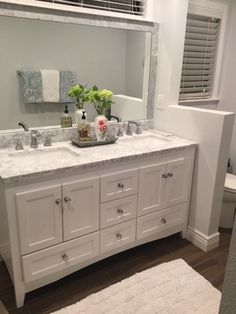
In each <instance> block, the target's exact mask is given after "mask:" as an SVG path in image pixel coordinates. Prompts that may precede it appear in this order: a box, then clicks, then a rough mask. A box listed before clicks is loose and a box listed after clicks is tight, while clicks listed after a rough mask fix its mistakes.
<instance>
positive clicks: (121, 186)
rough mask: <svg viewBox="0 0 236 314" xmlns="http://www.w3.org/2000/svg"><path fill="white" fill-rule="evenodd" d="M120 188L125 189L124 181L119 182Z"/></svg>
mask: <svg viewBox="0 0 236 314" xmlns="http://www.w3.org/2000/svg"><path fill="white" fill-rule="evenodd" d="M117 186H118V188H120V189H123V188H124V187H125V185H124V184H123V183H118V184H117Z"/></svg>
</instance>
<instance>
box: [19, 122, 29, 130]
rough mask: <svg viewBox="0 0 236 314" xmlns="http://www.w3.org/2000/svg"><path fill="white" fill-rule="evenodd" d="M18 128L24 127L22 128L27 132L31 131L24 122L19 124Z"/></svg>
mask: <svg viewBox="0 0 236 314" xmlns="http://www.w3.org/2000/svg"><path fill="white" fill-rule="evenodd" d="M18 126H22V128H23V129H24V131H25V132H27V131H29V127H28V125H27V124H26V123H24V122H19V123H18Z"/></svg>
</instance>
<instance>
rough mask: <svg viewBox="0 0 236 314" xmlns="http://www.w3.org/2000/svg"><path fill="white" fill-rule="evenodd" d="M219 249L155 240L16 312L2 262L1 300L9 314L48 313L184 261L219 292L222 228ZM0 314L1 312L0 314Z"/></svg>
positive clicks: (224, 253) (225, 244) (40, 294)
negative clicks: (147, 271)
mask: <svg viewBox="0 0 236 314" xmlns="http://www.w3.org/2000/svg"><path fill="white" fill-rule="evenodd" d="M220 232H221V240H220V246H219V247H218V248H216V249H214V250H212V251H210V252H208V253H205V252H203V251H201V250H200V249H198V248H197V247H195V246H194V245H192V244H191V243H189V242H188V241H187V240H183V239H181V238H180V237H179V235H174V236H171V237H168V238H166V239H162V240H158V241H155V242H152V243H149V244H145V245H142V246H140V247H137V248H134V249H131V250H129V251H126V252H123V253H120V254H118V255H116V256H113V257H110V258H108V259H106V260H104V261H101V262H98V263H96V264H94V265H91V266H89V267H86V268H85V269H82V270H80V271H78V272H76V273H74V274H72V275H69V276H67V277H66V278H63V279H61V280H59V281H57V282H55V283H53V284H50V285H48V286H45V287H42V288H40V289H38V290H35V291H33V292H30V293H28V294H27V295H26V299H25V305H24V307H22V308H21V309H19V310H17V309H16V307H15V300H14V290H13V286H12V283H11V281H10V278H9V275H8V273H7V270H6V268H5V265H4V264H3V263H0V300H1V301H2V302H3V304H4V305H5V307H6V308H7V310H8V311H9V313H10V314H11V313H20V314H25V313H27V314H28V313H32V314H37V313H50V312H52V311H56V310H58V309H60V308H62V307H64V306H68V305H71V304H73V303H75V302H77V301H79V300H81V299H83V298H85V297H86V296H88V295H89V294H91V293H94V292H97V291H99V290H101V289H103V288H105V287H107V286H109V285H112V284H114V283H116V282H118V281H120V280H122V279H124V278H127V277H129V276H131V275H133V274H134V273H136V272H140V271H142V270H145V269H147V268H150V267H153V266H156V265H158V264H161V263H163V262H168V261H172V260H174V259H177V258H182V259H184V260H185V261H186V262H187V263H188V264H189V265H190V266H192V267H193V268H194V269H195V270H196V271H197V272H198V273H200V274H201V275H202V276H204V277H205V278H206V279H207V280H209V281H210V282H211V283H212V284H213V285H214V286H215V287H216V288H217V289H219V290H221V288H222V284H223V279H224V273H225V267H226V262H227V257H228V250H229V244H230V238H231V234H230V232H229V231H228V230H226V229H221V230H220ZM0 314H1V313H0Z"/></svg>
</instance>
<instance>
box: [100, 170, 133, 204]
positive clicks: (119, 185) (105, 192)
mask: <svg viewBox="0 0 236 314" xmlns="http://www.w3.org/2000/svg"><path fill="white" fill-rule="evenodd" d="M137 193H138V169H133V170H130V171H123V172H119V173H112V174H109V175H106V176H102V177H101V202H103V203H104V202H108V201H112V200H116V199H119V198H122V197H125V196H130V195H133V194H137Z"/></svg>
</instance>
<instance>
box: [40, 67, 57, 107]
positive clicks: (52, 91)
mask: <svg viewBox="0 0 236 314" xmlns="http://www.w3.org/2000/svg"><path fill="white" fill-rule="evenodd" d="M41 75H42V85H43V102H59V72H58V71H56V70H41Z"/></svg>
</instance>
